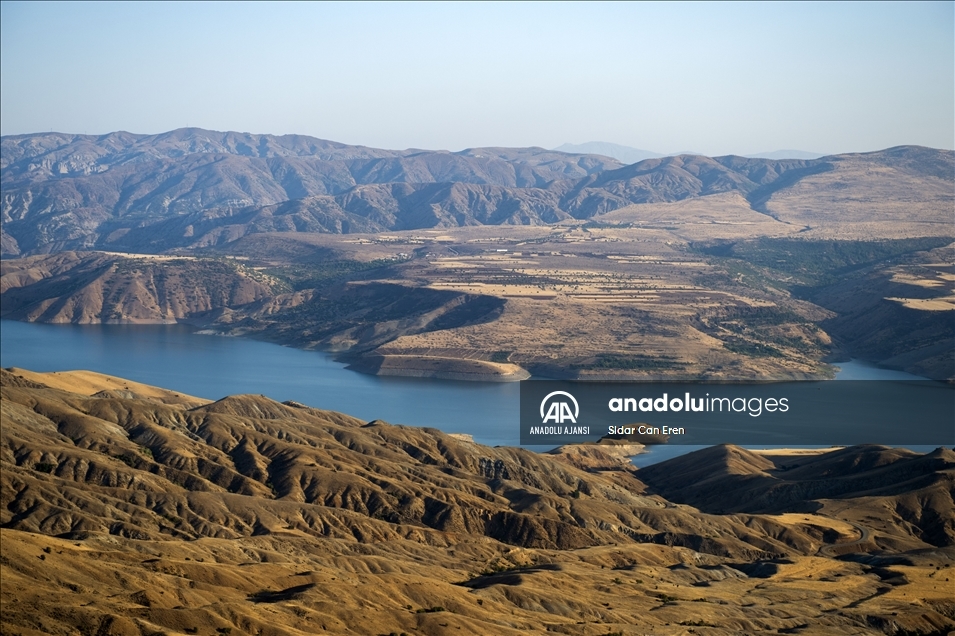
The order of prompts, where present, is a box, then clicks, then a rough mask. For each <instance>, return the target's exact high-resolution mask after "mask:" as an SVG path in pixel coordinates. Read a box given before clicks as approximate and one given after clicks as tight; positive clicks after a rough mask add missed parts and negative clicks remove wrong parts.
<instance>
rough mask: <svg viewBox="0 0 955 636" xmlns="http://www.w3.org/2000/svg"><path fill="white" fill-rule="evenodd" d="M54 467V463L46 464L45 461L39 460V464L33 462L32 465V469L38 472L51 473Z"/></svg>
mask: <svg viewBox="0 0 955 636" xmlns="http://www.w3.org/2000/svg"><path fill="white" fill-rule="evenodd" d="M54 468H56V465H55V464H48V463H46V462H40V463H39V464H34V466H33V470H35V471H37V472H39V473H52V472H53V469H54Z"/></svg>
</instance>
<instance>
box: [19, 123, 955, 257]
mask: <svg viewBox="0 0 955 636" xmlns="http://www.w3.org/2000/svg"><path fill="white" fill-rule="evenodd" d="M953 165H955V163H953V155H952V153H951V152H948V151H941V150H933V149H928V148H919V147H908V146H906V147H899V148H893V149H889V150H886V151H882V152H877V153H867V154H860V155H838V156H832V157H823V158H821V159H813V160H795V159H786V160H771V159H751V158H743V157H734V156H728V157H717V158H709V157H700V156H694V155H683V156H680V157H665V158H654V159H647V160H645V161H641V162H639V163H637V164H634V165H631V166H622V164H620V162H618V161H616V160H614V159H611V158H609V157H603V156H600V155H580V154H569V153H562V152H558V151H552V150H544V149H542V148H472V149H467V150H463V151H460V152H454V153H451V152H446V151H426V150H404V151H393V150H380V149H374V148H366V147H361V146H348V145H345V144H340V143H335V142H330V141H325V140H320V139H314V138H310V137H303V136H297V135H286V136H272V135H251V134H247V133H234V132H215V131H207V130H201V129H194V128H190V129H181V130H175V131H171V132H168V133H164V134H161V135H134V134H130V133H122V132H120V133H111V134H108V135H102V136H96V137H94V136H86V135H67V134H59V133H46V134H36V135H18V136H10V137H4V138H3V140H2V173H0V183H2V184H3V202H2V218H3V234H2V253H3V255H5V256H15V255H25V254H35V253H43V252H49V251H61V250H69V249H84V248H91V247H97V248H99V249H112V250H126V251H140V252H158V251H163V250H167V249H172V248H177V247H178V248H182V247H201V246H206V245H214V244H221V243H227V242H230V241H233V240H235V239H236V238H238V237H240V236H243V235H245V234H248V233H258V232H273V231H283V232H332V233H352V232H380V231H390V230H402V229H421V228H434V227H459V226H471V225H499V224H518V225H536V224H551V223H555V222H557V221H560V220H563V219H570V218H575V219H588V218H591V217H594V216H596V215H600V214H603V213H607V212H611V211H613V210H617V209H619V208H623V207H626V206H629V205H633V204H645V203H654V202H666V201H679V200H683V199H686V198H693V197H702V196H707V195H711V194H720V193H727V192H738V193H740V194H742V195H744V196H745V197H747V199H748V201H749V203H750V204H751V206H752V207H753V209H755V210H757V211H759V212H762V213H765V214H769V215H772V216H773V217H774V218H777V219H781V220H784V221H785V222H786V223H791V224H797V225H800V226H801V225H805V226H808V227H814V226H816V225H818V224H820V223H847V222H859V221H860V216H861V217H864V218H865V220H866V221H870V222H877V221H879V220H883V219H881V218H880V217H881V216H882V209H883V208H885V206H886V205H887V202H886V201H885V200H884V199H885V196H886V194H887V195H888V198H889V201H888V203H891V204H893V205H895V206H896V207H895V208H893V209H892V210H891V211H890V212H891V213H892V214H894V215H895V216H901V217H905V216H906V215H911V214H913V213H916V212H917V213H919V214H920V215H921V216H922V217H924V216H925V215H926V214H928V216H929V220H930V221H931V220H933V219H934V220H936V222H944V221H938V220H937V218H936V217H938V215H939V214H940V213H943V212H946V211H950V209H951V205H952V193H951V190H952V182H953V178H955V177H953V173H955V168H953ZM876 192H878V193H879V194H878V196H873V195H874V194H875V193H876ZM903 202H904V204H905V206H906V207H905V208H899V207H898V205H899V204H900V203H903ZM833 204H837V205H842V204H845V205H847V206H849V207H850V208H852V211H851V213H850V215H849V216H848V217H846V218H831V217H830V216H829V215H830V214H831V209H832V206H833ZM946 206H947V208H946ZM890 207H891V206H890ZM949 216H950V215H949ZM946 218H947V217H946ZM923 220H924V219H923ZM949 220H950V218H949Z"/></svg>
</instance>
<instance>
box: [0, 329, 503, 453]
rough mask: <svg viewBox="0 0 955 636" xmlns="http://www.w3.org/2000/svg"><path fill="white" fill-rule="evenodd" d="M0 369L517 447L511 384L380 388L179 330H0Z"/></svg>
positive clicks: (260, 347)
mask: <svg viewBox="0 0 955 636" xmlns="http://www.w3.org/2000/svg"><path fill="white" fill-rule="evenodd" d="M0 366H2V367H4V368H8V367H21V368H24V369H29V370H31V371H66V370H71V369H89V370H91V371H98V372H100V373H106V374H109V375H116V376H120V377H123V378H128V379H130V380H135V381H137V382H143V383H146V384H152V385H155V386H160V387H163V388H167V389H172V390H175V391H179V392H182V393H187V394H189V395H194V396H197V397H202V398H207V399H210V400H217V399H219V398H222V397H225V396H226V395H235V394H239V393H255V394H262V395H266V396H268V397H270V398H272V399H274V400H278V401H285V400H295V401H296V402H301V403H303V404H307V405H309V406H313V407H316V408H322V409H330V410H334V411H340V412H342V413H347V414H349V415H353V416H355V417H358V418H361V419H363V420H374V419H382V420H385V421H387V422H391V423H392V424H413V425H416V426H430V427H434V428H437V429H440V430H442V431H445V432H448V433H468V434H471V435H473V436H474V439H475V441H478V442H480V443H482V444H488V445H490V446H495V445H508V446H517V445H518V444H519V441H520V435H519V429H518V415H519V405H520V393H519V386H518V383H516V382H455V381H451V380H425V379H417V378H384V377H377V376H371V375H365V374H361V373H356V372H354V371H350V370H348V369H345V368H344V367H345V365H343V364H341V363H339V362H335V361H334V360H332V359H331V357H330V356H329V355H327V354H325V353H320V352H316V351H302V350H299V349H292V348H290V347H283V346H280V345H275V344H270V343H266V342H258V341H255V340H246V339H242V338H225V337H219V336H205V335H198V334H195V333H193V330H192V329H191V328H189V327H186V326H184V325H42V324H32V323H23V322H15V321H11V320H3V321H0Z"/></svg>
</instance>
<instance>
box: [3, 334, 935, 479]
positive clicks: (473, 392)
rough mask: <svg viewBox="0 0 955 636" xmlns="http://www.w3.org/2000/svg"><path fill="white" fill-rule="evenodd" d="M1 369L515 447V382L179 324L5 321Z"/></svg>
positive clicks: (665, 450) (863, 369) (859, 365)
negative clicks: (454, 377)
mask: <svg viewBox="0 0 955 636" xmlns="http://www.w3.org/2000/svg"><path fill="white" fill-rule="evenodd" d="M0 366H3V367H22V368H25V369H30V370H32V371H65V370H70V369H89V370H92V371H98V372H100V373H106V374H109V375H116V376H120V377H124V378H129V379H131V380H135V381H137V382H143V383H146V384H152V385H155V386H161V387H164V388H168V389H172V390H175V391H179V392H182V393H187V394H190V395H195V396H198V397H203V398H207V399H210V400H216V399H219V398H221V397H224V396H226V395H235V394H240V393H256V394H263V395H266V396H268V397H270V398H272V399H275V400H279V401H285V400H295V401H296V402H301V403H303V404H307V405H309V406H314V407H317V408H323V409H330V410H334V411H340V412H342V413H348V414H349V415H353V416H355V417H358V418H361V419H363V420H374V419H382V420H385V421H388V422H391V423H393V424H410V425H415V426H430V427H434V428H437V429H440V430H442V431H445V432H448V433H468V434H470V435H473V436H474V439H475V441H477V442H480V443H482V444H487V445H490V446H496V445H506V446H517V445H519V443H520V436H519V407H520V392H519V386H518V384H517V383H516V382H508V383H497V382H455V381H451V380H427V379H417V378H387V377H377V376H370V375H365V374H361V373H356V372H354V371H350V370H348V369H345V365H343V364H341V363H339V362H335V361H334V360H332V358H331V357H330V356H329V355H328V354H325V353H321V352H316V351H302V350H299V349H292V348H290V347H283V346H280V345H275V344H270V343H265V342H258V341H255V340H246V339H241V338H225V337H219V336H206V335H199V334H196V333H194V332H193V330H192V329H191V328H190V327H187V326H184V325H42V324H32V323H22V322H15V321H9V320H3V321H0ZM838 366H839V367H840V370H839V371H838V372H837V373H836V379H837V380H861V379H865V380H898V379H920V378H918V376H914V375H911V374H907V373H902V372H900V371H891V370H886V369H880V368H878V367H875V366H872V365H869V364H866V363H863V362H859V361H850V362H845V363H839V365H838ZM529 448H531V449H532V450H545V449H546V448H547V447H541V448H538V447H529ZM698 448H702V447H698V446H686V445H661V446H650V447H648V449H647V450H648V452H647V453H645V454H643V455H639V456H637V457H635V458H634V464H636V465H637V466H648V465H650V464H654V463H657V462H660V461H664V460H667V459H671V458H673V457H677V456H679V455H683V454H686V453H689V452H692V451H694V450H697V449H698ZM912 450H916V451H918V452H928V451H931V450H932V448H929V447H912Z"/></svg>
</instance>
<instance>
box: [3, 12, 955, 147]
mask: <svg viewBox="0 0 955 636" xmlns="http://www.w3.org/2000/svg"><path fill="white" fill-rule="evenodd" d="M953 8H955V3H952V2H938V3H877V4H867V3H796V4H785V3H782V4H777V3H769V4H757V3H739V4H736V3H728V4H717V3H705V4H692V3H672V4H668V3H660V4H654V3H609V4H601V3H586V4H583V3H580V4H575V3H559V4H558V3H554V4H550V3H527V4H522V3H500V4H496V3H486V4H485V3H482V4H470V3H451V4H436V3H420V4H418V3H410V4H397V3H387V4H376V3H320V4H305V3H285V4H283V3H274V2H273V3H268V4H255V3H248V4H245V3H243V4H229V3H208V4H207V3H168V4H164V3H154V4H150V3H131V4H124V3H73V2H70V3H38V2H29V3H18V2H3V3H2V5H0V12H2V15H0V134H3V135H12V134H23V133H34V132H47V131H51V130H53V131H58V132H69V133H86V134H103V133H107V132H112V131H116V130H126V131H130V132H134V133H148V134H151V133H159V132H165V131H168V130H172V129H175V128H180V127H185V126H197V127H202V128H208V129H213V130H235V131H240V132H252V133H272V134H289V133H296V134H304V135H311V136H315V137H320V138H323V139H331V140H335V141H340V142H344V143H348V144H362V145H367V146H374V147H380V148H394V149H404V148H428V149H447V150H461V149H464V148H468V147H477V146H542V147H545V148H553V147H556V146H559V145H561V144H563V143H583V142H587V141H607V142H612V143H617V144H622V145H627V146H632V147H636V148H642V149H646V150H651V151H655V152H664V153H670V152H677V151H686V150H691V151H694V152H700V153H703V154H707V155H723V154H753V153H757V152H764V151H772V150H779V149H800V150H805V151H812V152H819V153H837V152H859V151H868V150H877V149H882V148H887V147H890V146H895V145H901V144H919V145H924V146H931V147H935V148H949V149H951V148H953V146H955V10H953Z"/></svg>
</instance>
